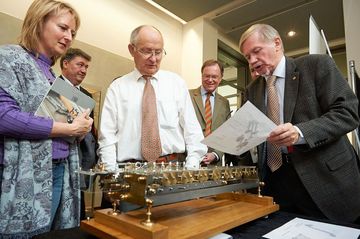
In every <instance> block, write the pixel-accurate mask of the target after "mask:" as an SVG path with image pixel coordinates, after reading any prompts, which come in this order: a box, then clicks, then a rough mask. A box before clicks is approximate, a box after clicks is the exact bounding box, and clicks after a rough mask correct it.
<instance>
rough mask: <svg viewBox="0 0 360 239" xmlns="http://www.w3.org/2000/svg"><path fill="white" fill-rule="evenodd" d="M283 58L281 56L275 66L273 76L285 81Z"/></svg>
mask: <svg viewBox="0 0 360 239" xmlns="http://www.w3.org/2000/svg"><path fill="white" fill-rule="evenodd" d="M285 62H286V61H285V56H282V58H281V60H280V62H279V64H278V65H277V66H276V68H275V70H274V72H273V75H274V76H276V77H279V78H284V79H285Z"/></svg>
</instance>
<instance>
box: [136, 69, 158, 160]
mask: <svg viewBox="0 0 360 239" xmlns="http://www.w3.org/2000/svg"><path fill="white" fill-rule="evenodd" d="M144 79H145V81H146V83H145V87H144V93H143V99H142V126H141V154H142V156H143V158H144V159H145V160H147V161H149V162H154V161H155V160H157V159H158V158H159V157H160V155H161V142H160V134H159V125H158V118H157V108H156V95H155V91H154V88H153V86H152V85H151V81H150V77H145V76H144Z"/></svg>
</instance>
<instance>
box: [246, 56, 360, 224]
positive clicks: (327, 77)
mask: <svg viewBox="0 0 360 239" xmlns="http://www.w3.org/2000/svg"><path fill="white" fill-rule="evenodd" d="M265 88H266V86H265V79H264V78H262V77H259V78H258V79H257V80H255V81H253V82H252V83H251V84H250V85H249V86H248V88H247V90H246V97H247V99H248V100H250V101H251V102H252V103H253V104H254V105H255V106H257V107H258V108H259V109H260V110H261V111H262V112H264V113H265V112H266V109H265ZM284 122H285V123H286V122H290V123H292V124H293V125H296V126H297V127H299V129H300V130H301V132H302V133H303V135H304V138H305V140H306V142H307V144H305V145H298V146H295V147H294V152H293V153H292V162H293V164H294V167H295V170H296V172H297V174H298V175H299V177H300V180H301V181H302V183H303V184H304V186H305V188H306V189H307V191H308V192H309V194H310V196H311V197H312V198H313V200H314V202H315V203H316V204H317V205H318V207H319V208H320V210H321V211H322V212H323V213H324V214H325V215H326V216H327V217H328V218H330V219H333V220H342V221H354V220H355V219H356V218H357V217H359V216H360V174H359V165H358V163H359V162H358V160H357V156H356V154H355V153H354V150H353V147H352V145H351V144H350V142H349V140H348V138H347V136H346V134H347V133H348V132H350V131H352V130H353V129H355V128H356V127H357V126H358V124H359V116H358V100H357V97H356V96H355V95H354V93H353V92H352V90H351V89H350V87H349V85H348V83H347V82H346V81H345V80H344V78H343V77H342V76H341V73H340V72H339V70H338V69H337V67H336V65H335V63H334V61H333V60H332V59H331V58H330V57H328V56H326V55H308V56H304V57H300V58H297V59H295V60H294V59H291V58H286V77H285V92H284ZM264 146H265V144H261V145H260V146H259V147H258V152H259V154H258V155H259V169H260V174H261V175H262V177H264V176H265V171H266V170H265V169H264V168H265V165H266V163H265V162H266V159H265V155H266V153H265V147H264ZM284 180H286V179H284Z"/></svg>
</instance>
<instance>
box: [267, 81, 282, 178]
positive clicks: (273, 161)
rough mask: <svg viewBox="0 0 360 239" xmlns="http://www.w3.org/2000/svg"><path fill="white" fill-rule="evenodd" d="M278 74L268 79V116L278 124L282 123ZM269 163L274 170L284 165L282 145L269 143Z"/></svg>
mask: <svg viewBox="0 0 360 239" xmlns="http://www.w3.org/2000/svg"><path fill="white" fill-rule="evenodd" d="M275 83H276V76H270V77H269V79H268V80H267V81H266V87H267V116H268V117H269V118H270V119H271V120H272V121H273V122H274V123H275V124H276V125H279V124H280V106H279V97H278V94H277V91H276V86H275ZM267 164H268V166H269V168H270V170H271V171H272V172H274V171H275V170H277V169H279V168H280V167H281V165H282V158H281V148H280V146H277V145H274V144H271V143H269V142H268V143H267Z"/></svg>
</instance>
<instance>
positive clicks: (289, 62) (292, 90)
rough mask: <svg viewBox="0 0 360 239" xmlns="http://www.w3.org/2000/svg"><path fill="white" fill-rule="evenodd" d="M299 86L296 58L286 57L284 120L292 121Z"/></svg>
mask: <svg viewBox="0 0 360 239" xmlns="http://www.w3.org/2000/svg"><path fill="white" fill-rule="evenodd" d="M298 88H299V72H297V71H296V65H295V63H294V60H293V59H291V58H286V76H285V91H284V122H285V123H286V122H291V120H292V116H293V113H294V108H295V103H296V99H297V94H298Z"/></svg>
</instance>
